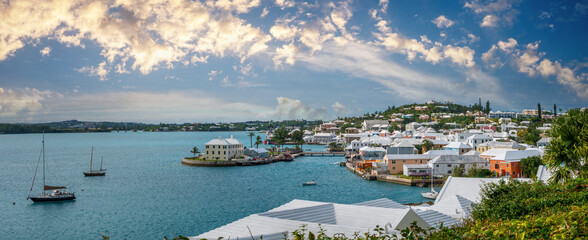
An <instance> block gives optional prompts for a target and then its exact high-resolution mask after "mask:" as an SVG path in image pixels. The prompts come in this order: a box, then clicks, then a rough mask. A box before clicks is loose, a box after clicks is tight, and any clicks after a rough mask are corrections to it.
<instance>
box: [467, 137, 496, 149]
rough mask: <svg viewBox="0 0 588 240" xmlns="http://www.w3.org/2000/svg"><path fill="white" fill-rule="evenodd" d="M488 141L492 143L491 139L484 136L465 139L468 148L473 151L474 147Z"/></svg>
mask: <svg viewBox="0 0 588 240" xmlns="http://www.w3.org/2000/svg"><path fill="white" fill-rule="evenodd" d="M490 141H492V138H491V137H489V136H487V135H484V134H474V135H472V136H470V137H468V138H467V143H468V145H470V147H472V148H473V149H476V146H478V145H480V144H482V143H487V142H490Z"/></svg>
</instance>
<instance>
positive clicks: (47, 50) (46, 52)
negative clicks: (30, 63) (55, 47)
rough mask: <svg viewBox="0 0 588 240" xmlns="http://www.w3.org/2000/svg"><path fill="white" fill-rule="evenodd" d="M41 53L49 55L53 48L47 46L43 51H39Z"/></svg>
mask: <svg viewBox="0 0 588 240" xmlns="http://www.w3.org/2000/svg"><path fill="white" fill-rule="evenodd" d="M39 53H41V55H42V56H49V54H50V53H51V48H50V47H45V48H43V49H41V51H39Z"/></svg>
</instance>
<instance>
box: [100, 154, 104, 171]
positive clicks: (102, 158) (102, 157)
mask: <svg viewBox="0 0 588 240" xmlns="http://www.w3.org/2000/svg"><path fill="white" fill-rule="evenodd" d="M102 160H104V156H101V158H100V171H102Z"/></svg>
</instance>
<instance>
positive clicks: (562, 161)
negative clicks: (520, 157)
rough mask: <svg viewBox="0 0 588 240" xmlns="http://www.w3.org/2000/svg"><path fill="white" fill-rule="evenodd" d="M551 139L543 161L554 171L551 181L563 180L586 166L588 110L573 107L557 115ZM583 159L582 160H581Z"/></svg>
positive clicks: (568, 178) (576, 173)
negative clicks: (563, 113)
mask: <svg viewBox="0 0 588 240" xmlns="http://www.w3.org/2000/svg"><path fill="white" fill-rule="evenodd" d="M551 135H552V139H551V142H550V143H549V145H548V146H547V148H546V151H545V156H544V158H543V159H544V161H545V163H546V166H547V167H548V168H549V169H550V170H551V171H553V172H554V174H553V177H552V178H551V179H550V181H552V182H559V183H561V182H565V181H569V180H570V179H572V176H573V175H574V174H575V175H580V173H581V172H582V171H583V170H584V171H585V170H586V169H587V168H588V165H587V164H586V163H587V161H586V159H588V111H579V110H578V109H573V110H570V111H568V114H567V115H563V116H560V117H558V118H557V119H556V120H555V123H554V125H553V126H552V128H551ZM582 159H584V160H582Z"/></svg>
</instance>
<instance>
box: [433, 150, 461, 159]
mask: <svg viewBox="0 0 588 240" xmlns="http://www.w3.org/2000/svg"><path fill="white" fill-rule="evenodd" d="M424 154H426V155H429V156H431V158H435V157H436V156H442V155H459V153H458V152H457V151H453V150H429V151H428V152H426V153H424Z"/></svg>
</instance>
